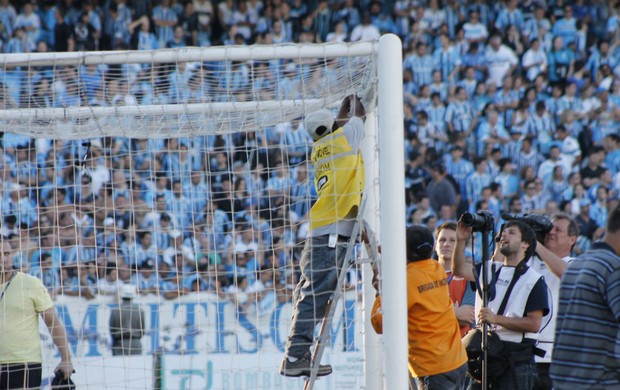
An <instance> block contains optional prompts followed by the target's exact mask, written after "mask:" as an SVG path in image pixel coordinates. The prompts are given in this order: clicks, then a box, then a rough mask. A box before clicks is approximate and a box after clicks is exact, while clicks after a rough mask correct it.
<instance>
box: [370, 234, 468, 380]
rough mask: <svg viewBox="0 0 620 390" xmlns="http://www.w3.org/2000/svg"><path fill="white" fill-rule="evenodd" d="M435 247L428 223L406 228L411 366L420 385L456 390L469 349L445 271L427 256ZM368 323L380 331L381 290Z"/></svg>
mask: <svg viewBox="0 0 620 390" xmlns="http://www.w3.org/2000/svg"><path fill="white" fill-rule="evenodd" d="M433 248H434V239H433V234H432V233H431V231H430V230H429V229H427V228H426V227H424V226H421V225H415V226H412V227H409V228H407V308H408V315H407V318H408V320H407V321H408V329H409V372H410V374H411V376H412V377H413V378H415V379H416V385H417V388H418V389H420V390H421V389H424V390H433V389H438V390H452V389H455V390H456V389H459V390H460V389H462V388H463V387H464V386H465V380H466V372H467V365H466V362H467V354H466V352H465V348H464V347H463V344H462V343H461V332H460V328H459V323H458V321H457V319H456V315H455V313H454V307H453V304H452V301H451V300H450V296H449V291H448V280H447V278H446V272H445V270H444V268H443V267H442V266H441V264H439V262H437V261H435V260H433V259H432V258H431V255H432V253H433ZM371 323H372V326H373V328H374V329H375V331H376V332H377V333H379V334H381V333H383V316H382V313H381V297H380V295H377V299H376V300H375V303H374V306H373V308H372V315H371Z"/></svg>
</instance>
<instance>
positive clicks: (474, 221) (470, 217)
mask: <svg viewBox="0 0 620 390" xmlns="http://www.w3.org/2000/svg"><path fill="white" fill-rule="evenodd" d="M460 221H461V222H462V223H463V224H464V225H466V226H469V227H471V230H473V231H474V232H491V231H493V229H494V228H495V218H493V214H491V213H490V212H488V211H478V212H477V213H476V214H472V213H464V214H463V215H461V219H460Z"/></svg>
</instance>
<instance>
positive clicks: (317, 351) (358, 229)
mask: <svg viewBox="0 0 620 390" xmlns="http://www.w3.org/2000/svg"><path fill="white" fill-rule="evenodd" d="M365 207H366V198H364V199H362V204H361V206H360V209H359V211H358V218H357V220H356V222H355V225H354V226H353V231H352V232H351V238H350V239H349V242H348V244H347V252H346V254H345V256H344V260H343V261H342V266H341V267H340V273H339V274H338V281H337V283H336V289H335V290H334V292H333V293H332V296H331V298H330V299H329V300H328V301H327V310H326V312H325V316H324V317H323V320H322V321H321V328H320V330H319V336H318V338H317V341H316V345H315V347H314V353H313V354H312V362H311V363H310V367H311V374H310V376H309V377H308V378H307V379H306V381H305V383H304V390H312V389H313V388H314V382H315V381H316V379H317V373H318V370H319V365H320V363H321V358H322V357H323V351H324V350H325V344H326V343H327V336H328V334H329V332H328V331H329V330H330V329H331V325H332V321H333V319H334V314H335V312H336V307H337V306H338V301H340V299H341V298H342V296H343V295H344V293H343V287H344V282H345V280H346V278H347V272H348V270H349V267H350V266H352V265H353V264H354V263H355V258H354V256H353V249H354V248H355V244H356V242H357V238H358V237H359V236H360V235H361V233H362V225H364V227H365V228H366V234H370V236H369V237H368V242H364V244H365V246H366V251H367V252H368V255H369V259H368V260H369V261H370V262H374V261H375V259H376V254H377V244H376V240H375V237H374V234H372V231H371V230H370V229H369V227H368V225H367V224H366V223H365V222H364V221H363V220H362V215H363V211H364V208H365Z"/></svg>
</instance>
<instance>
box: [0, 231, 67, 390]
mask: <svg viewBox="0 0 620 390" xmlns="http://www.w3.org/2000/svg"><path fill="white" fill-rule="evenodd" d="M39 315H40V316H41V317H42V318H43V321H44V322H45V325H47V327H48V329H49V331H50V334H51V335H52V339H53V340H54V344H56V347H58V350H59V351H60V356H61V360H60V363H59V364H58V366H57V367H56V369H55V371H56V372H57V371H61V372H62V374H63V376H64V378H65V379H68V378H69V377H71V374H72V372H73V365H72V363H71V355H70V353H69V346H68V343H67V335H66V332H65V328H64V326H63V324H62V323H61V322H60V319H59V318H58V315H57V314H56V310H55V308H54V303H53V302H52V299H51V297H50V296H49V294H48V292H47V289H46V288H45V286H43V283H42V282H41V280H39V279H37V278H35V277H34V276H30V275H27V274H25V273H23V272H19V271H18V270H15V269H13V251H12V248H11V245H10V244H9V242H8V241H0V389H38V388H39V387H40V386H41V374H42V371H41V362H42V354H41V344H40V337H39Z"/></svg>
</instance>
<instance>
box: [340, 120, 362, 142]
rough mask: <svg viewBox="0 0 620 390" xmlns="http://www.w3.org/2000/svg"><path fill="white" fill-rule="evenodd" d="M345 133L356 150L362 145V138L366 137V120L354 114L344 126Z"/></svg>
mask: <svg viewBox="0 0 620 390" xmlns="http://www.w3.org/2000/svg"><path fill="white" fill-rule="evenodd" d="M342 129H343V130H344V135H345V137H347V141H349V144H350V145H351V147H352V148H353V149H354V150H357V149H358V148H359V147H360V144H361V142H362V138H364V121H362V119H361V118H359V117H357V116H354V117H352V118H351V119H349V121H348V122H347V123H345V125H344V126H342Z"/></svg>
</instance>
